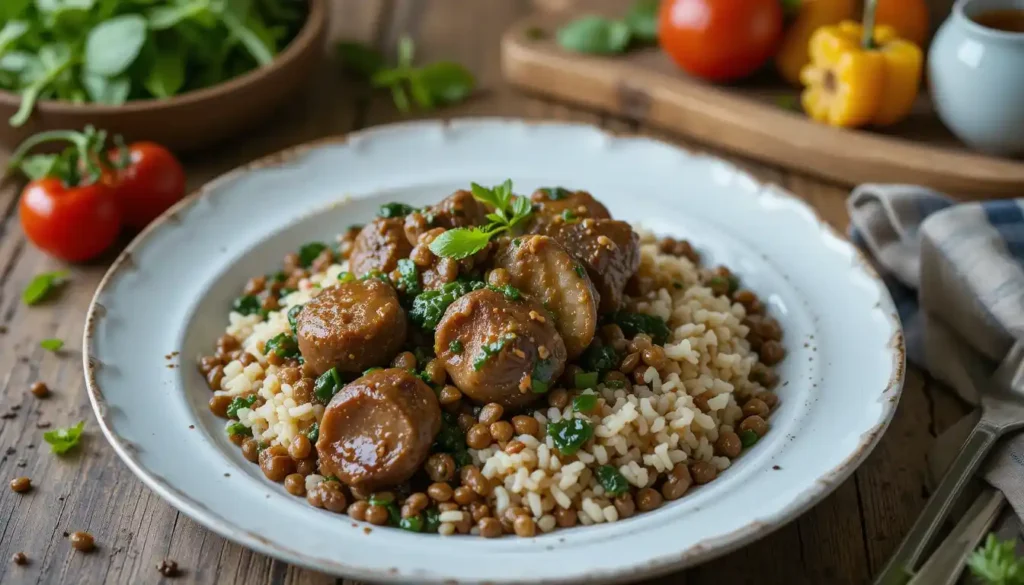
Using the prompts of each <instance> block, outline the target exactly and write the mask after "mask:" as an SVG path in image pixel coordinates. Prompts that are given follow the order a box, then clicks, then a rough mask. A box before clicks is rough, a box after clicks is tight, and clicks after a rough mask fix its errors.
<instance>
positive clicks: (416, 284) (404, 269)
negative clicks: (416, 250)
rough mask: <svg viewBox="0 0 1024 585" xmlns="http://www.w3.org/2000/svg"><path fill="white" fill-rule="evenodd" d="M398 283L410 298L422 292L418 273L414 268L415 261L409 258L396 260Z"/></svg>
mask: <svg viewBox="0 0 1024 585" xmlns="http://www.w3.org/2000/svg"><path fill="white" fill-rule="evenodd" d="M398 284H399V285H401V289H402V291H403V292H405V294H406V295H408V296H409V297H410V298H411V297H415V296H416V295H418V294H420V292H422V290H423V289H422V287H420V274H419V270H417V269H416V263H415V262H413V261H412V260H410V259H409V258H402V259H401V260H399V261H398Z"/></svg>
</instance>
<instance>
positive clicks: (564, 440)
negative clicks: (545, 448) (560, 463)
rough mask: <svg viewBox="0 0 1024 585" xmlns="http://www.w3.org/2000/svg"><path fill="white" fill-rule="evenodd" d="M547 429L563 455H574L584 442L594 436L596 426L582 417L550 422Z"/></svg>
mask: <svg viewBox="0 0 1024 585" xmlns="http://www.w3.org/2000/svg"><path fill="white" fill-rule="evenodd" d="M547 431H548V436H549V437H551V441H552V442H553V443H554V444H555V447H556V448H557V449H558V450H559V452H561V453H562V454H563V455H574V454H575V453H576V452H577V451H579V450H580V447H582V446H583V444H584V443H586V442H587V441H588V440H590V438H591V437H593V436H594V426H593V425H592V424H590V421H586V420H583V419H580V418H567V419H562V420H560V421H558V422H549V423H548V426H547Z"/></svg>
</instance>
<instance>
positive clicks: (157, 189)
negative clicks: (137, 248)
mask: <svg viewBox="0 0 1024 585" xmlns="http://www.w3.org/2000/svg"><path fill="white" fill-rule="evenodd" d="M108 155H109V156H110V159H111V160H112V161H115V162H118V161H119V160H120V156H121V153H120V151H119V150H117V149H114V150H112V151H110V152H109V153H108ZM128 156H129V160H128V166H127V167H125V168H123V169H120V170H118V171H117V178H116V179H115V186H116V192H117V200H118V204H119V205H120V206H121V215H122V217H123V219H124V224H125V225H127V226H130V227H133V228H135V229H142V228H144V227H146V224H148V223H149V222H151V221H153V220H154V219H156V218H157V216H159V215H160V214H161V213H163V212H164V211H165V210H166V209H167V208H168V207H170V206H171V205H174V204H175V203H176V202H177V201H178V200H179V199H181V198H182V197H183V196H184V195H185V171H184V169H182V168H181V163H179V162H178V159H176V158H174V155H173V154H171V153H170V151H168V150H167V149H166V148H164V147H162V146H160V145H159V144H154V143H152V142H135V143H132V144H131V145H130V146H129V147H128Z"/></svg>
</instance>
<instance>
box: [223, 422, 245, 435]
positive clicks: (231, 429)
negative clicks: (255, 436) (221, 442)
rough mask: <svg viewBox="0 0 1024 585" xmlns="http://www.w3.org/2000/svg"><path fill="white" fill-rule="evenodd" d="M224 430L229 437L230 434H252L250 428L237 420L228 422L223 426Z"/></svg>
mask: <svg viewBox="0 0 1024 585" xmlns="http://www.w3.org/2000/svg"><path fill="white" fill-rule="evenodd" d="M224 432H225V433H227V435H228V436H229V437H230V436H232V435H242V436H243V437H251V436H252V429H250V428H249V427H247V426H245V425H243V424H242V423H240V422H238V421H235V422H232V423H228V425H227V426H226V427H224Z"/></svg>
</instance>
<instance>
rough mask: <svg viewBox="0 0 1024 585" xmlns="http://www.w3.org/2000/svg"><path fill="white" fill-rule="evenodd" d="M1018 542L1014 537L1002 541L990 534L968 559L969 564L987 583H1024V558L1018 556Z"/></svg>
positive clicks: (981, 581) (982, 580)
mask: <svg viewBox="0 0 1024 585" xmlns="http://www.w3.org/2000/svg"><path fill="white" fill-rule="evenodd" d="M1016 544H1017V543H1016V542H1014V541H1013V539H1010V540H1006V541H1000V540H999V539H998V538H996V535H995V534H989V535H988V538H987V539H985V544H983V545H982V546H980V547H978V549H977V550H976V551H974V553H973V554H971V556H970V558H968V559H967V566H968V567H969V568H970V569H971V573H972V574H974V576H975V577H976V578H977V579H978V581H979V582H980V583H983V584H985V585H1024V559H1021V558H1019V557H1018V556H1017V553H1016Z"/></svg>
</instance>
